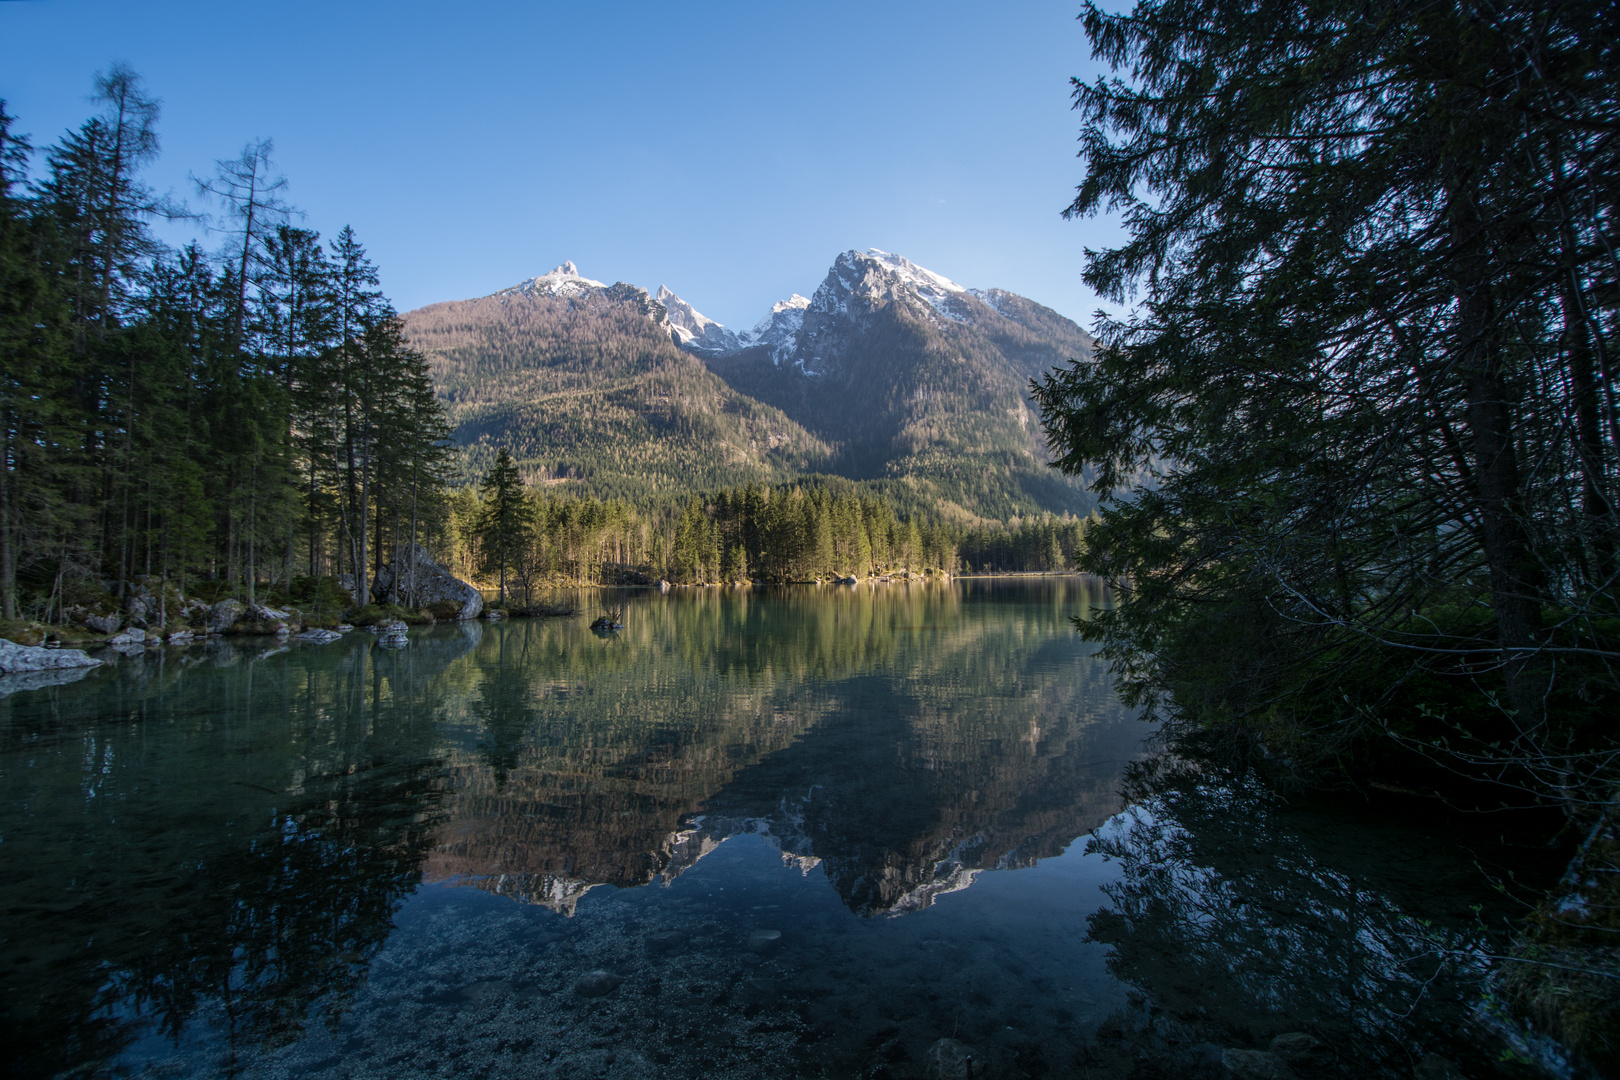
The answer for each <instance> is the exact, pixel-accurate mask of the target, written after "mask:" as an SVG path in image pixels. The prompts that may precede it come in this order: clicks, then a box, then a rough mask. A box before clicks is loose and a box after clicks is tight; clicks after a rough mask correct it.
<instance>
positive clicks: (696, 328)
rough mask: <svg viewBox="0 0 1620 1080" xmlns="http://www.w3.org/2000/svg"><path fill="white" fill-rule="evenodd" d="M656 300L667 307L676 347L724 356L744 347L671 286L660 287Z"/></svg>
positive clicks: (735, 337) (671, 332)
mask: <svg viewBox="0 0 1620 1080" xmlns="http://www.w3.org/2000/svg"><path fill="white" fill-rule="evenodd" d="M654 299H656V300H657V301H658V302H659V303H660V304H663V305H664V310H665V311H667V312H668V313H669V329H670V335H671V336H672V337H674V339H675V344H677V345H680V346H681V347H683V348H687V349H691V350H692V351H693V352H697V353H704V354H709V353H713V354H717V355H721V356H724V355H725V354H727V353H733V352H736V351H737V350H738V349H739V348H740V347H741V346H740V345H739V344H738V341H737V335H736V334H734V333H732V332H731V331H730V330H727V329H726V328H725V327H724V326H723V325H721V324H720V323H718V322H715V321H714V320H713V319H711V318H709V317H708V316H707V315H704V314H703V313H702V312H701V311H698V310H697V309H696V308H694V307H693V306H692V305H691V304H688V303H687V302H686V301H685V300H682V299H681V298H680V297H679V296H677V295H676V294H675V293H674V292H673V291H671V289H670V288H669V286H667V285H660V286H658V294H657V296H656V297H654Z"/></svg>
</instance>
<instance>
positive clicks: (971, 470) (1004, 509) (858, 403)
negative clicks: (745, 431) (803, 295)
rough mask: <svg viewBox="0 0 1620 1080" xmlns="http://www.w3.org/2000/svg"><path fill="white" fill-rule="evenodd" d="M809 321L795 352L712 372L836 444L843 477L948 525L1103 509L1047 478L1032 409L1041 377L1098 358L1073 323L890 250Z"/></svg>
mask: <svg viewBox="0 0 1620 1080" xmlns="http://www.w3.org/2000/svg"><path fill="white" fill-rule="evenodd" d="M795 314H798V313H797V312H795ZM801 318H802V323H801V324H800V325H799V327H798V328H797V333H796V334H795V335H794V336H793V338H792V339H791V341H785V342H783V343H781V344H778V345H774V346H772V345H757V346H752V347H743V348H741V349H739V350H737V351H735V352H732V353H729V354H725V355H719V356H715V355H710V356H708V357H707V362H708V364H709V367H710V368H711V369H712V370H713V371H715V372H716V373H717V374H719V375H721V376H722V377H724V378H725V379H726V381H727V382H728V383H730V384H731V385H732V386H734V387H735V388H736V389H738V390H740V391H742V392H744V393H746V394H748V395H750V396H752V397H756V398H758V399H760V400H761V401H764V402H767V403H769V404H771V405H775V406H777V407H778V408H780V409H782V410H783V412H785V413H787V415H789V416H791V417H792V418H793V419H795V420H797V421H798V422H799V423H801V424H803V425H804V426H805V427H806V428H807V429H809V430H810V431H811V432H813V433H814V434H816V435H817V436H819V437H821V438H822V439H824V440H826V441H827V442H829V443H831V444H833V445H835V446H836V447H837V448H838V456H837V458H836V460H835V463H834V465H833V470H834V471H836V472H838V473H840V474H842V475H845V476H849V477H851V478H855V479H867V480H888V481H893V482H897V483H900V484H904V485H906V486H908V487H912V488H915V489H917V490H918V491H919V493H921V494H925V495H927V496H929V497H930V498H931V499H932V501H934V502H935V503H936V504H937V505H939V506H940V507H941V509H942V510H944V511H945V512H946V513H947V515H948V516H962V517H973V516H978V517H990V518H1003V519H1004V518H1008V517H1012V516H1014V515H1022V514H1028V513H1030V512H1032V511H1039V510H1047V511H1055V512H1062V511H1069V512H1071V513H1077V514H1079V513H1085V512H1086V511H1088V510H1089V509H1090V508H1091V505H1092V502H1091V499H1090V497H1089V496H1088V495H1087V494H1086V493H1085V492H1084V491H1082V490H1081V488H1080V486H1079V484H1078V483H1077V482H1076V481H1075V480H1073V479H1071V478H1068V477H1064V476H1062V475H1060V474H1058V473H1056V472H1055V471H1053V470H1051V469H1049V468H1048V467H1047V464H1046V463H1047V460H1048V455H1047V451H1046V440H1045V435H1044V432H1043V431H1042V430H1041V427H1040V424H1039V422H1038V419H1037V417H1036V415H1035V413H1034V412H1033V411H1032V410H1031V408H1030V407H1029V404H1028V400H1027V388H1028V382H1029V379H1030V378H1031V377H1033V376H1037V375H1040V374H1043V373H1044V372H1046V371H1047V370H1048V369H1050V368H1052V367H1053V366H1056V365H1059V364H1063V363H1065V362H1067V361H1068V360H1070V359H1073V358H1075V357H1080V356H1084V355H1088V354H1089V353H1090V351H1091V348H1092V341H1091V339H1090V337H1089V336H1088V335H1087V334H1086V333H1085V332H1084V331H1082V330H1081V329H1080V328H1079V327H1078V326H1076V325H1075V324H1074V323H1072V322H1070V321H1069V320H1068V319H1065V318H1063V317H1062V316H1060V315H1058V314H1057V313H1056V312H1054V311H1051V310H1050V309H1048V308H1044V307H1042V306H1040V305H1039V304H1036V303H1034V302H1032V301H1030V300H1027V299H1025V298H1023V297H1021V296H1017V295H1015V294H1013V293H1008V292H1003V291H1001V290H989V291H982V292H981V291H969V290H967V289H964V288H962V286H960V285H957V284H956V283H954V282H951V281H949V280H947V279H945V278H942V277H940V276H939V275H937V274H933V273H931V272H930V271H927V270H924V269H923V268H921V267H918V266H916V265H915V264H913V263H911V262H909V261H908V260H906V259H903V258H900V257H899V256H895V255H889V254H887V253H885V252H879V251H872V252H867V253H861V252H855V251H848V252H845V253H843V254H842V255H840V256H839V257H838V260H837V261H836V262H835V263H834V264H833V267H832V269H831V270H830V271H829V272H828V274H827V277H826V280H825V281H823V282H822V284H821V287H820V288H818V289H817V290H816V293H815V296H814V297H812V299H811V300H810V302H809V304H808V306H806V307H804V308H803V309H802V316H801ZM763 325H764V324H762V327H763Z"/></svg>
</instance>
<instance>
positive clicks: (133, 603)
mask: <svg viewBox="0 0 1620 1080" xmlns="http://www.w3.org/2000/svg"><path fill="white" fill-rule="evenodd" d="M157 609H158V602H157V600H156V599H155V598H154V597H153V596H152V594H151V592H149V591H148V590H147V589H145V588H143V587H140V586H137V587H136V588H134V589H133V590H131V591H130V593H129V595H128V596H126V597H124V611H125V612H126V613H127V614H128V615H129V622H130V625H131V626H141V627H144V626H146V625H147V623H148V622H150V621H151V620H152V619H154V618H156V617H157Z"/></svg>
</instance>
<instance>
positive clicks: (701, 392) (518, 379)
mask: <svg viewBox="0 0 1620 1080" xmlns="http://www.w3.org/2000/svg"><path fill="white" fill-rule="evenodd" d="M404 320H405V325H406V330H407V332H408V334H409V335H410V338H411V340H412V342H413V343H414V344H415V345H416V346H417V347H418V348H420V349H422V350H423V351H424V352H425V353H426V354H427V355H428V357H429V361H430V364H431V367H432V371H433V377H434V384H435V388H436V390H437V391H438V394H439V397H440V399H441V400H442V401H444V403H445V405H446V406H447V408H448V410H449V413H450V419H451V421H452V423H453V424H454V425H455V438H456V441H457V442H459V443H460V444H462V445H463V446H466V447H467V448H468V451H469V453H468V462H467V464H468V468H469V470H470V471H471V472H472V473H473V474H474V475H477V474H479V473H481V472H482V471H483V470H484V469H486V468H487V467H488V464H489V462H490V461H492V460H493V458H494V453H495V449H496V448H497V447H498V446H500V445H502V444H504V445H506V446H507V447H509V448H510V450H511V451H512V454H513V456H514V457H515V458H516V459H517V460H518V463H519V467H520V468H521V469H522V470H523V472H524V473H525V475H526V476H527V478H528V479H529V480H530V481H531V482H541V483H552V484H559V485H571V486H572V487H573V488H575V489H578V490H580V491H582V492H588V493H590V494H593V495H597V496H601V497H620V498H626V499H629V500H631V501H633V502H642V503H645V502H648V501H651V500H656V499H660V498H663V497H667V496H670V495H678V494H684V493H686V492H690V491H701V490H712V489H714V488H719V487H725V486H731V485H736V484H744V483H748V482H750V481H754V482H760V483H776V482H780V481H782V480H786V479H789V478H791V477H793V476H796V475H799V474H801V473H803V472H806V471H814V470H817V469H819V468H822V467H824V466H825V464H826V462H827V461H828V460H829V459H830V448H829V447H828V446H827V445H826V444H825V443H824V442H822V441H821V440H820V439H817V438H815V437H814V436H812V435H810V434H809V433H807V432H806V431H805V430H804V429H803V428H802V427H801V426H800V425H799V424H797V423H795V422H794V421H792V420H790V419H788V417H787V416H785V415H784V414H783V413H782V412H781V411H779V410H777V409H775V408H773V407H771V406H768V405H763V404H761V403H760V402H758V401H755V400H753V399H751V398H748V397H746V396H745V395H743V394H741V393H739V392H738V391H736V390H735V389H733V388H732V387H730V386H728V385H727V384H726V383H725V382H723V381H722V380H721V379H720V378H719V377H718V376H716V375H715V374H714V373H712V372H710V371H709V370H708V368H706V367H705V366H704V364H703V362H702V361H701V360H700V359H698V358H697V357H696V356H694V355H692V354H690V353H687V352H684V351H682V350H681V349H679V348H677V347H676V345H675V341H676V340H679V338H680V332H679V330H678V329H677V327H676V326H675V325H674V324H672V322H671V319H670V316H669V313H668V309H667V308H666V307H665V306H664V305H663V304H661V303H659V302H658V301H657V300H654V299H653V298H652V296H651V295H649V294H648V292H647V291H646V290H645V289H642V288H640V287H639V286H635V285H629V284H625V283H623V282H620V283H617V284H614V285H607V284H604V283H603V282H600V281H594V280H592V279H590V278H587V277H583V276H581V275H580V273H579V271H578V269H577V268H576V267H575V266H574V264H573V263H571V262H568V263H564V264H563V265H561V266H559V267H557V268H556V269H554V270H552V271H551V272H550V273H548V274H543V275H541V276H539V277H536V278H532V279H530V280H528V281H525V282H522V283H520V284H518V285H514V286H512V287H511V288H508V289H502V290H500V291H499V292H497V293H494V294H493V295H490V296H486V297H482V298H480V299H476V300H456V301H449V302H446V303H440V304H430V305H428V306H427V307H423V308H418V309H416V310H415V311H411V312H407V313H406V314H405V316H404Z"/></svg>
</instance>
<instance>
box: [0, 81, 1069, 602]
mask: <svg viewBox="0 0 1620 1080" xmlns="http://www.w3.org/2000/svg"><path fill="white" fill-rule="evenodd" d="M93 100H94V101H95V103H96V105H97V106H98V107H99V111H98V113H97V114H96V115H95V116H93V117H91V118H90V119H88V120H86V121H85V122H84V123H83V124H81V125H80V126H79V127H78V128H76V129H74V130H71V131H68V132H66V133H65V134H63V135H62V136H61V138H60V139H58V140H57V141H56V142H55V143H54V144H52V145H50V146H48V147H45V148H44V149H42V150H36V148H35V147H34V145H33V144H32V141H31V140H30V138H29V137H28V136H26V135H24V134H22V133H21V132H20V131H19V129H18V126H17V121H16V120H15V118H13V117H11V116H10V115H9V114H8V113H7V112H6V110H5V109H4V107H3V104H0V355H3V357H4V378H3V380H0V432H3V438H4V445H3V448H0V449H3V460H4V468H3V469H0V616H3V617H4V619H6V620H12V621H18V620H27V621H34V622H43V623H51V624H59V625H60V624H65V623H68V622H78V623H80V624H81V625H82V623H83V620H84V619H86V618H89V617H94V616H101V617H105V616H106V615H107V614H109V613H110V612H112V611H117V610H127V609H129V607H130V606H131V605H132V604H137V605H138V604H144V603H145V602H146V600H147V599H149V598H151V597H158V598H160V599H161V598H163V597H166V596H169V595H171V594H173V595H176V596H178V597H180V598H182V600H177V604H180V603H182V602H183V601H189V600H198V599H200V600H202V601H206V602H208V603H217V602H218V601H220V600H221V599H224V598H239V599H240V600H242V601H243V602H244V603H245V604H246V605H247V606H248V607H249V608H251V607H253V606H254V605H256V604H260V603H269V604H273V605H297V606H300V607H301V609H302V610H304V611H305V612H306V613H307V612H311V611H317V610H318V611H325V612H332V611H336V612H338V613H339V614H341V613H342V610H343V609H344V608H349V609H359V608H362V607H364V606H365V605H366V604H367V603H368V602H370V601H371V600H372V599H373V598H375V597H378V596H379V587H378V585H377V582H378V577H379V574H382V573H384V570H385V567H388V566H390V565H391V564H392V563H394V562H396V561H398V560H399V559H400V558H401V555H400V553H401V552H405V553H409V552H413V551H415V550H417V549H418V545H419V546H420V548H421V549H422V550H425V551H428V552H430V553H431V554H432V555H433V557H434V558H435V559H436V560H437V561H438V562H440V563H442V564H444V565H445V566H447V567H452V568H454V571H455V572H456V573H457V574H458V575H459V576H461V577H462V578H464V579H467V580H472V581H475V582H478V583H480V584H485V585H489V586H492V587H495V588H501V587H502V586H503V584H504V581H505V579H506V578H507V577H508V576H510V577H511V578H512V580H513V582H514V584H517V585H518V586H519V587H521V588H523V589H525V590H531V589H533V588H536V587H542V586H544V585H548V584H564V583H566V584H614V583H622V582H623V581H626V580H643V579H645V580H657V579H660V578H661V579H665V580H669V581H672V582H675V583H700V582H709V581H720V580H749V581H752V580H761V581H790V580H814V579H818V578H827V577H833V576H846V575H854V576H860V577H866V576H869V575H873V574H882V573H887V572H892V571H895V570H904V571H909V572H921V571H923V570H925V569H933V570H936V571H943V572H955V571H957V570H959V569H970V570H1061V569H1066V568H1072V567H1073V565H1074V562H1075V559H1076V558H1077V555H1078V552H1079V551H1080V550H1081V547H1082V536H1083V531H1084V521H1083V520H1081V519H1077V518H1073V517H1062V518H1059V517H1052V516H1045V517H1040V518H1028V519H1017V520H1014V521H1011V522H1007V523H979V524H975V525H966V524H960V523H946V522H945V521H943V520H941V519H939V518H938V516H937V515H930V514H928V513H926V512H924V511H922V510H919V509H918V508H917V507H915V506H914V505H913V506H911V507H909V508H908V509H909V513H907V514H906V515H904V516H902V515H901V514H900V513H897V512H896V510H895V509H894V508H893V507H892V506H891V503H890V501H889V500H887V499H885V498H884V497H883V496H882V495H881V494H877V493H874V492H873V491H872V490H869V489H867V488H863V487H861V486H859V485H854V484H851V483H850V482H848V481H842V480H839V479H838V478H827V479H825V480H823V479H812V480H809V481H806V482H804V483H803V484H802V485H799V486H795V485H784V486H778V487H777V488H774V489H773V488H769V487H760V486H754V487H749V488H746V489H740V490H735V491H722V492H718V493H714V494H710V495H682V496H678V497H672V498H670V499H667V500H666V501H665V502H663V503H655V504H645V505H634V504H631V503H627V502H622V501H616V500H611V499H601V498H594V497H557V496H554V495H552V494H549V493H548V489H547V488H546V487H545V486H544V485H543V484H541V485H539V486H536V487H534V488H533V489H532V490H531V489H529V488H528V487H526V486H525V484H524V483H523V481H522V480H521V479H520V478H519V477H518V476H517V473H516V471H515V469H514V468H513V466H512V463H511V459H510V456H509V455H508V454H506V453H504V451H503V452H502V453H501V454H500V455H499V459H498V461H497V463H496V464H495V465H494V466H492V467H491V469H490V473H489V475H488V476H486V477H485V483H483V484H482V485H479V486H476V487H470V486H466V485H465V484H457V483H456V481H457V479H458V478H460V477H462V476H463V475H464V474H465V462H463V461H462V458H461V451H460V450H459V449H458V448H456V447H455V446H454V445H453V444H452V443H451V441H450V438H449V436H450V426H449V424H448V422H447V420H446V416H445V412H444V408H443V406H442V404H441V402H440V401H438V400H436V398H435V393H434V389H435V388H434V385H433V381H432V378H431V377H430V372H429V368H428V365H427V363H426V361H425V359H424V357H423V355H422V354H421V353H420V352H418V351H417V350H415V349H414V348H412V346H411V343H410V341H409V340H408V339H407V336H406V334H405V332H404V329H403V325H402V323H401V320H400V319H399V317H398V315H397V313H396V312H395V310H394V308H393V307H392V305H391V304H390V303H389V302H388V300H387V299H386V298H385V297H384V296H383V293H382V290H381V288H380V284H379V274H378V270H377V268H376V266H375V265H374V264H373V263H372V261H371V260H370V258H369V257H368V256H367V253H366V250H365V247H364V246H363V245H362V243H361V242H360V239H359V238H358V237H357V236H356V235H355V233H354V230H353V229H351V228H347V227H343V228H340V229H339V230H338V231H337V232H336V233H335V235H333V236H331V237H329V238H327V237H323V236H322V235H321V234H320V233H319V232H317V231H315V230H313V229H309V228H304V227H301V226H299V225H297V224H295V221H297V220H299V215H298V214H297V212H296V210H295V209H294V208H293V206H292V205H291V204H290V203H289V202H288V201H287V199H286V192H287V181H286V180H285V179H284V178H283V177H282V176H281V175H280V174H279V173H278V172H277V171H276V168H275V165H274V162H273V160H272V156H271V155H272V150H273V147H272V145H271V143H270V142H269V141H268V140H261V141H255V142H250V143H248V144H247V145H246V146H245V147H243V149H242V151H241V152H240V154H238V155H237V156H235V157H231V158H227V159H223V160H220V161H218V162H216V163H215V164H214V168H213V171H212V173H211V174H210V175H208V176H207V177H205V178H201V179H198V180H196V182H195V191H194V192H192V193H190V194H191V196H192V197H193V198H194V201H195V205H194V206H191V205H187V204H185V203H183V202H181V201H180V200H178V199H176V198H174V197H172V196H165V195H160V194H159V193H158V192H156V191H154V190H152V188H151V187H150V186H148V185H147V184H146V183H145V181H144V180H143V179H142V175H143V169H144V168H145V167H146V166H147V165H148V164H150V162H151V161H152V160H153V159H154V158H155V157H156V155H157V153H158V149H159V141H158V118H159V104H158V102H157V100H156V99H155V98H154V97H153V96H152V95H151V94H150V93H149V92H148V91H147V90H146V89H145V87H144V86H143V85H142V82H141V80H140V78H139V77H138V76H137V75H136V74H135V73H134V72H132V71H130V70H128V69H127V68H124V67H114V68H112V69H111V70H110V71H109V72H107V73H105V74H103V75H100V76H98V77H97V79H96V81H95V96H94V99H93ZM160 221H170V222H174V221H180V222H189V223H191V224H194V225H196V226H197V228H198V230H199V233H200V234H203V235H206V236H208V237H211V238H212V240H213V241H214V242H215V246H213V247H211V248H205V247H204V246H203V245H202V244H201V243H198V242H193V243H190V244H187V245H186V246H184V247H182V248H179V249H175V248H172V247H169V246H167V245H165V244H163V243H162V242H160V241H159V240H158V238H157V237H156V235H155V234H154V228H155V226H156V224H157V223H158V222H160ZM386 591H387V590H382V592H386ZM160 607H164V608H165V609H166V608H167V605H166V604H160Z"/></svg>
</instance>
